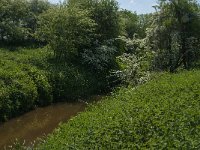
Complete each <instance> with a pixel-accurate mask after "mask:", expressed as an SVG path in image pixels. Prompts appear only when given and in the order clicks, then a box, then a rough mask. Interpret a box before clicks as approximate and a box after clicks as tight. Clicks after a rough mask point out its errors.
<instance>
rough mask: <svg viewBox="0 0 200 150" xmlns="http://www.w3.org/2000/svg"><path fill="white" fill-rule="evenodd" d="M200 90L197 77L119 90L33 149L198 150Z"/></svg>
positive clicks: (187, 75) (167, 79)
mask: <svg viewBox="0 0 200 150" xmlns="http://www.w3.org/2000/svg"><path fill="white" fill-rule="evenodd" d="M199 89H200V71H186V72H182V73H178V74H164V75H163V76H161V77H159V78H157V79H154V80H152V81H150V82H149V83H147V84H145V85H142V86H139V87H137V88H121V89H120V90H119V91H117V92H115V93H114V94H113V95H112V96H109V97H107V98H106V99H105V100H104V101H102V102H101V103H100V104H98V105H96V106H92V107H91V108H89V109H87V111H85V112H83V113H81V114H79V115H78V116H77V117H76V118H74V119H72V120H70V121H69V122H68V123H64V124H62V125H60V127H59V128H58V129H56V130H55V131H54V133H53V134H51V135H49V136H48V138H47V139H46V140H45V142H44V143H42V144H40V145H39V147H38V149H40V150H46V149H49V150H54V149H55V150H58V149H179V148H183V149H199V148H200V147H199V145H200V141H199V139H200V134H199V133H200V128H199V116H200V90H199Z"/></svg>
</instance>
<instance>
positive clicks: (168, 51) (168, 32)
mask: <svg viewBox="0 0 200 150" xmlns="http://www.w3.org/2000/svg"><path fill="white" fill-rule="evenodd" d="M156 8H157V10H158V11H157V13H155V15H154V20H152V22H153V24H152V25H151V32H148V33H149V34H150V35H148V37H150V41H151V46H152V49H153V50H154V51H155V52H157V57H156V59H155V68H157V69H162V70H170V71H171V72H173V71H175V70H176V69H177V68H179V67H182V66H183V67H184V68H185V69H190V68H191V67H192V65H193V64H194V63H195V62H196V61H197V60H198V59H199V55H198V56H197V55H196V54H198V53H199V48H198V47H199V38H200V37H199V31H197V30H196V29H199V27H200V23H199V22H200V21H199V19H200V18H199V12H200V7H199V5H198V4H197V2H196V1H195V0H171V1H166V0H160V1H159V5H158V6H157V7H156ZM190 45H193V48H191V46H190ZM196 56H197V57H198V58H196Z"/></svg>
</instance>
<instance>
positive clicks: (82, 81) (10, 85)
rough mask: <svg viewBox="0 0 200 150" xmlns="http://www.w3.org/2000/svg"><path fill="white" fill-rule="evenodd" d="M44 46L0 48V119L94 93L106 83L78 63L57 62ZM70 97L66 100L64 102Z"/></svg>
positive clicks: (96, 93) (4, 119)
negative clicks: (13, 49) (13, 48)
mask: <svg viewBox="0 0 200 150" xmlns="http://www.w3.org/2000/svg"><path fill="white" fill-rule="evenodd" d="M52 55H53V54H52V51H51V50H49V49H48V47H44V48H38V49H32V48H16V49H15V51H10V50H9V49H5V48H4V49H2V48H0V58H1V59H0V122H4V121H7V120H9V119H11V118H14V117H17V116H20V115H23V114H24V113H27V112H29V111H31V110H33V109H34V108H37V107H41V106H47V105H50V104H52V103H57V102H63V101H65V102H66V100H67V102H70V101H71V102H75V101H77V100H78V99H79V98H88V97H90V96H91V95H98V94H100V93H102V92H103V91H104V90H107V89H106V85H105V84H106V82H105V81H104V79H101V77H97V76H95V73H93V72H90V71H88V70H87V69H85V68H83V67H82V66H80V64H77V65H72V64H69V63H58V62H56V61H55V59H53V56H52ZM68 100H70V101H68Z"/></svg>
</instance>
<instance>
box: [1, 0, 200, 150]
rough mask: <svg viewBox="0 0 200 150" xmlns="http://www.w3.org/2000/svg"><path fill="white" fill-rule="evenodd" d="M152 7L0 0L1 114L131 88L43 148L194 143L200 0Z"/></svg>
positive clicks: (84, 0) (112, 1) (104, 1)
mask: <svg viewBox="0 0 200 150" xmlns="http://www.w3.org/2000/svg"><path fill="white" fill-rule="evenodd" d="M154 8H155V10H156V11H155V12H154V13H151V14H144V15H138V14H136V13H133V12H131V11H127V10H122V9H119V5H118V3H117V1H116V0H64V2H63V3H60V4H57V5H54V4H50V3H49V2H48V1H47V0H0V123H1V122H3V121H6V120H8V119H10V118H12V117H15V116H18V115H20V114H23V113H25V112H28V111H30V110H31V109H34V108H35V107H38V106H45V105H49V104H51V103H53V102H59V101H75V100H78V99H79V98H83V97H84V98H85V97H89V96H91V95H95V94H101V93H103V92H104V93H109V92H110V91H112V90H113V89H114V88H116V87H129V88H121V89H120V90H119V91H118V92H116V93H115V94H113V96H111V97H108V98H106V99H105V100H104V102H102V103H101V104H99V105H97V106H94V107H90V108H89V109H88V110H87V111H86V112H85V113H83V114H81V115H79V116H78V117H77V118H76V119H74V120H72V121H70V122H69V123H68V124H63V125H62V126H61V127H60V128H59V129H57V130H56V131H55V132H54V134H53V135H50V136H49V137H48V139H47V141H46V142H45V143H43V144H41V145H40V148H41V149H86V148H87V149H142V148H144V149H145V148H146V149H167V148H169V149H173V148H174V149H177V148H180V149H200V147H199V145H200V143H199V139H200V136H199V133H200V131H199V130H200V127H199V123H200V122H199V115H200V114H199V113H200V112H199V106H200V105H199V98H200V97H199V94H200V93H199V88H200V81H199V78H200V75H199V74H200V72H199V71H189V70H192V69H196V70H197V68H199V67H200V30H199V29H200V5H199V4H198V2H197V1H196V0H158V1H157V5H156V6H154ZM186 70H187V71H186ZM163 71H164V72H168V73H164V75H162V76H161V77H160V78H159V77H157V78H155V79H154V80H153V81H150V82H149V83H148V81H149V80H150V78H151V75H152V74H154V73H155V74H158V75H159V74H160V73H161V74H162V72H163ZM180 71H183V72H182V73H180V74H175V73H176V72H180ZM157 72H159V73H157ZM169 72H171V73H174V74H169ZM142 84H145V85H142ZM136 87H137V88H136ZM19 145H20V144H19Z"/></svg>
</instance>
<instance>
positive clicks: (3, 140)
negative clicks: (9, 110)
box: [0, 103, 86, 149]
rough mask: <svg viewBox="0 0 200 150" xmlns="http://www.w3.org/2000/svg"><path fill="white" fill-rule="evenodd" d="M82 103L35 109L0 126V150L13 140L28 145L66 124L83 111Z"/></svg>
mask: <svg viewBox="0 0 200 150" xmlns="http://www.w3.org/2000/svg"><path fill="white" fill-rule="evenodd" d="M85 106H86V104H84V103H60V104H55V105H52V106H48V107H44V108H37V109H36V110H34V111H31V112H29V113H27V114H25V115H23V116H20V117H18V118H14V119H12V120H10V121H8V122H6V123H4V124H1V125H0V149H4V147H5V146H6V145H10V144H12V143H13V142H14V141H15V139H19V141H24V140H25V141H26V144H30V143H31V142H33V141H34V140H36V138H38V137H42V136H44V135H46V134H48V133H51V132H52V131H53V129H55V128H56V127H57V126H58V124H59V123H60V122H66V121H67V120H69V119H70V118H71V117H73V116H75V115H77V113H78V112H81V111H83V110H84V108H85Z"/></svg>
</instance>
